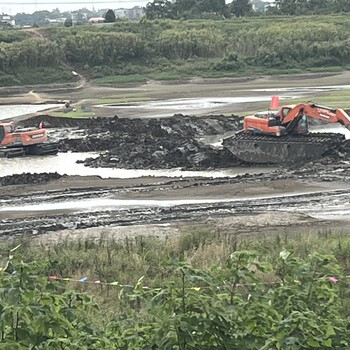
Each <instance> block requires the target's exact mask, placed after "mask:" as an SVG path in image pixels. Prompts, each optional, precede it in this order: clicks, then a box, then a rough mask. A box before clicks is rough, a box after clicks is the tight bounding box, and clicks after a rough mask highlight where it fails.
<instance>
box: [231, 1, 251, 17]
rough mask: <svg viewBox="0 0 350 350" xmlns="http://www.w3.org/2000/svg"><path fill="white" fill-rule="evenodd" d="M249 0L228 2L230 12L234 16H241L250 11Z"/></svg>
mask: <svg viewBox="0 0 350 350" xmlns="http://www.w3.org/2000/svg"><path fill="white" fill-rule="evenodd" d="M252 11H253V10H252V5H251V3H250V1H249V0H233V1H232V3H231V4H230V12H231V13H232V14H233V15H234V16H236V17H243V16H246V15H248V14H250V13H251V12H252Z"/></svg>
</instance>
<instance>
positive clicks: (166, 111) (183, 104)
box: [97, 95, 297, 118]
mask: <svg viewBox="0 0 350 350" xmlns="http://www.w3.org/2000/svg"><path fill="white" fill-rule="evenodd" d="M292 97H293V96H280V99H281V100H283V99H285V98H292ZM294 97H297V96H294ZM270 100H271V96H270V95H266V96H246V97H202V98H181V99H170V100H162V101H147V102H136V103H120V104H105V105H99V106H97V107H107V108H110V109H111V112H112V111H113V112H118V110H123V109H124V110H125V109H127V110H129V111H135V114H136V115H137V114H139V113H140V110H143V111H145V112H153V113H152V117H153V118H160V117H170V116H172V115H174V113H182V114H200V113H204V112H206V113H210V112H211V113H214V112H215V111H216V110H217V109H218V108H222V107H226V106H230V105H234V104H237V103H240V104H241V103H248V102H263V101H270Z"/></svg>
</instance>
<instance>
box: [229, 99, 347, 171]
mask: <svg viewBox="0 0 350 350" xmlns="http://www.w3.org/2000/svg"><path fill="white" fill-rule="evenodd" d="M309 118H314V119H319V120H323V121H325V122H327V123H340V124H342V125H344V126H345V127H346V128H347V129H349V130H350V116H349V115H348V114H347V113H346V112H345V111H344V110H343V109H338V108H330V107H326V106H321V105H318V104H316V103H313V102H307V103H299V104H297V105H286V106H282V107H281V108H280V109H279V110H278V111H277V112H271V111H268V112H264V113H258V114H255V115H249V116H246V117H244V119H243V130H241V131H239V132H238V133H236V134H235V135H234V136H231V137H228V138H226V139H224V140H223V145H224V147H226V148H227V149H229V150H230V152H231V153H233V154H234V155H235V156H236V157H238V158H239V159H241V160H243V161H246V162H249V163H264V164H266V163H271V164H286V163H296V162H304V161H308V160H312V159H316V158H319V157H321V156H322V155H324V154H325V153H326V152H327V151H329V150H330V149H333V148H335V147H336V146H339V144H340V143H341V142H342V141H343V139H344V136H343V135H338V134H325V133H324V134H317V133H315V134H311V133H309Z"/></svg>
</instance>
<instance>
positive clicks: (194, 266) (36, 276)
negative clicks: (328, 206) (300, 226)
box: [0, 230, 350, 350]
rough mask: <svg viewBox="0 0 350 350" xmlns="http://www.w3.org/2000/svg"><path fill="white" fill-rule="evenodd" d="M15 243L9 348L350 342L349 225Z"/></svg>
mask: <svg viewBox="0 0 350 350" xmlns="http://www.w3.org/2000/svg"><path fill="white" fill-rule="evenodd" d="M15 244H16V243H15V242H13V241H11V243H10V242H8V241H4V242H2V243H1V250H0V253H1V256H2V262H1V263H0V266H2V267H3V269H1V270H0V295H1V298H0V311H1V321H0V337H1V340H2V341H1V345H0V348H2V349H64V348H66V349H101V348H103V349H131V350H133V349H135V350H136V349H145V350H146V349H202V350H209V349H276V350H277V349H285V350H299V349H311V348H312V349H328V348H332V349H344V350H345V349H348V348H349V342H350V333H349V315H350V305H349V293H348V288H349V276H348V274H349V271H350V263H349V262H350V260H349V257H350V238H349V236H348V235H346V234H339V233H331V232H327V231H325V232H318V233H316V234H306V233H300V235H299V234H296V235H295V236H289V235H287V234H286V235H284V234H282V235H275V236H272V237H270V238H263V237H261V238H260V239H259V241H257V240H249V239H247V238H245V241H242V240H239V239H238V237H236V236H234V235H230V234H223V233H220V232H217V233H211V232H210V231H197V230H194V231H192V232H189V233H187V234H183V235H182V236H180V237H172V238H167V239H165V240H159V239H156V238H151V237H138V238H136V239H135V241H132V240H129V239H127V240H125V241H118V240H115V239H114V240H113V239H107V237H104V236H103V235H102V236H101V237H100V239H97V240H95V241H94V240H92V239H81V240H78V241H74V240H71V239H70V240H67V241H63V242H61V243H55V244H53V245H43V246H37V245H35V244H33V240H26V239H24V240H23V239H22V241H21V246H20V247H19V248H18V249H17V250H16V251H12V252H10V254H8V253H7V252H8V250H9V248H10V247H13V246H14V245H15ZM314 251H318V253H313V252H314ZM8 255H9V257H7V256H8ZM29 261H35V262H30V263H29ZM48 276H59V277H60V276H61V277H62V278H61V279H60V278H58V279H56V277H53V278H51V279H49V278H48ZM82 276H88V280H87V281H86V282H79V279H81V277H82ZM64 277H66V278H64ZM67 277H69V278H67ZM55 279H56V280H55ZM74 280H75V281H77V282H74ZM95 280H100V281H101V282H109V283H108V284H103V283H97V284H96V283H95V282H94V281H95ZM89 281H91V283H89ZM111 282H114V283H111ZM86 292H88V294H90V295H94V300H95V301H94V302H93V301H92V298H91V297H88V296H87V295H86Z"/></svg>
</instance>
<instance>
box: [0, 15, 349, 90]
mask: <svg viewBox="0 0 350 350" xmlns="http://www.w3.org/2000/svg"><path fill="white" fill-rule="evenodd" d="M349 23H350V20H349V18H348V16H346V15H336V16H334V15H333V16H309V17H305V16H297V17H290V16H288V17H283V16H280V17H278V16H277V17H266V16H261V17H252V18H240V19H236V18H233V19H230V20H221V21H220V20H219V21H214V20H186V21H170V20H166V21H160V20H157V21H144V20H143V21H141V22H130V23H129V22H118V23H115V24H114V25H108V26H103V25H101V26H76V27H74V28H64V27H62V28H50V27H48V28H45V29H44V30H40V31H38V32H36V31H30V32H25V31H20V30H18V31H13V32H12V31H11V32H5V31H1V32H0V46H1V47H2V48H3V50H1V51H0V52H1V54H0V67H1V73H0V85H2V86H9V85H25V84H30V85H32V84H42V83H45V84H46V83H55V82H70V81H74V79H75V78H74V76H73V75H72V74H71V70H72V69H76V70H78V71H79V72H80V73H81V74H83V75H84V76H85V77H87V78H88V79H91V80H92V81H93V82H94V83H98V84H120V83H130V82H142V81H146V80H150V79H153V80H174V79H175V80H178V79H187V78H189V77H193V76H201V77H237V76H248V75H254V74H279V73H300V72H305V71H310V72H325V71H333V72H334V71H340V70H343V69H348V67H349V65H350V54H349V52H348V50H345V49H344V48H346V47H347V46H348V37H349V32H350V29H349V28H350V25H349Z"/></svg>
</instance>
